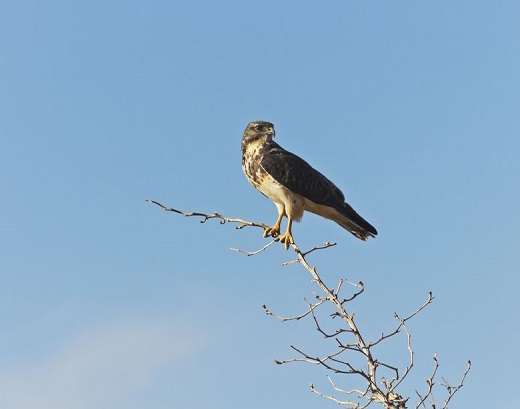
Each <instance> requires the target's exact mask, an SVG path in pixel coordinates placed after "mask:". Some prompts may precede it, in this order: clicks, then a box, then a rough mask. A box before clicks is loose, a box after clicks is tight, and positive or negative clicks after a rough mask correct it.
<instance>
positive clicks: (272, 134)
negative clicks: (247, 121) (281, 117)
mask: <svg viewBox="0 0 520 409" xmlns="http://www.w3.org/2000/svg"><path fill="white" fill-rule="evenodd" d="M267 135H269V136H272V137H273V138H274V136H275V132H274V129H273V128H269V129H268V130H267Z"/></svg>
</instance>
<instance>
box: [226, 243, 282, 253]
mask: <svg viewBox="0 0 520 409" xmlns="http://www.w3.org/2000/svg"><path fill="white" fill-rule="evenodd" d="M273 243H276V240H271V241H270V242H269V243H267V244H266V245H265V246H263V247H261V248H259V249H258V250H254V251H247V250H242V249H237V248H235V247H230V248H229V249H230V250H233V251H237V252H239V253H243V254H245V255H246V256H255V255H257V254H258V253H261V252H262V251H265V250H267V249H268V248H269V247H270V246H271V245H272V244H273Z"/></svg>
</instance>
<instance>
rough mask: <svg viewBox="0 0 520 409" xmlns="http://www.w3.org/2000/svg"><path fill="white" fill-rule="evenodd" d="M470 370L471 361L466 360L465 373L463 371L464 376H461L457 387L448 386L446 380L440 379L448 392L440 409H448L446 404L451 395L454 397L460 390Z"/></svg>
mask: <svg viewBox="0 0 520 409" xmlns="http://www.w3.org/2000/svg"><path fill="white" fill-rule="evenodd" d="M470 370H471V361H469V360H468V364H467V367H466V371H464V374H463V375H462V378H461V380H460V382H459V384H458V385H457V386H450V385H449V383H448V381H447V380H446V379H444V378H442V379H443V381H444V384H443V386H444V387H445V388H446V390H447V391H448V397H447V398H446V401H445V402H444V405H443V406H442V409H448V404H449V403H450V401H451V398H453V395H455V394H456V393H457V392H458V391H459V390H460V388H462V387H463V386H464V382H465V381H466V377H467V376H468V373H469V371H470Z"/></svg>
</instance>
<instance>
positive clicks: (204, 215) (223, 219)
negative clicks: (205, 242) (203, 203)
mask: <svg viewBox="0 0 520 409" xmlns="http://www.w3.org/2000/svg"><path fill="white" fill-rule="evenodd" d="M146 201H147V202H149V203H153V204H155V205H157V206H159V207H161V208H162V209H163V210H164V211H165V212H174V213H177V214H180V215H182V216H184V217H201V218H202V220H200V222H201V223H206V222H207V221H208V220H210V219H219V220H220V224H225V223H237V224H238V226H236V228H237V229H243V228H244V227H261V228H262V229H265V228H267V227H269V226H267V225H265V224H263V223H255V222H250V221H248V220H244V219H239V218H233V217H227V216H224V215H222V214H220V213H216V212H214V213H200V212H183V211H182V210H178V209H174V208H173V207H166V206H164V205H163V204H161V203H159V202H157V201H156V200H152V199H146Z"/></svg>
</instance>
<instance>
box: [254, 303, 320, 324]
mask: <svg viewBox="0 0 520 409" xmlns="http://www.w3.org/2000/svg"><path fill="white" fill-rule="evenodd" d="M326 301H327V299H325V298H324V299H322V300H319V301H318V302H317V303H314V304H311V303H309V302H308V301H307V300H305V302H306V303H307V305H308V307H309V309H308V310H307V311H305V312H304V313H303V314H300V315H295V316H293V317H282V316H281V315H278V314H275V313H273V312H272V311H271V310H269V309H268V308H267V307H266V306H265V304H264V305H262V308H263V309H264V311H265V313H266V314H267V315H271V316H273V317H274V318H277V319H279V320H280V321H282V322H285V321H298V320H301V319H302V318H304V317H306V316H307V315H309V314H312V311H313V310H314V309H315V308H316V307H319V306H320V305H321V304H323V303H324V302H326Z"/></svg>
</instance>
